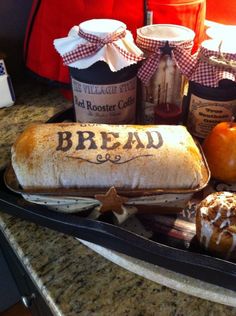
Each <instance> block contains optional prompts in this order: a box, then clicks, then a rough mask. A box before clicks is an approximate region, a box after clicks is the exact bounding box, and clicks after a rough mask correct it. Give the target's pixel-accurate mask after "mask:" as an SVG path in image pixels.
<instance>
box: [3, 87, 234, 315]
mask: <svg viewBox="0 0 236 316" xmlns="http://www.w3.org/2000/svg"><path fill="white" fill-rule="evenodd" d="M15 90H16V97H17V101H16V104H15V105H14V106H12V107H10V108H6V109H0V133H1V137H0V166H1V167H4V166H5V165H6V163H7V162H8V161H9V159H10V146H11V144H12V143H13V142H14V140H15V138H16V137H17V135H18V134H19V133H20V132H21V131H22V130H23V129H24V128H25V126H26V125H28V124H30V123H32V122H42V121H45V120H47V118H49V117H50V116H52V115H54V114H55V113H56V112H58V111H60V110H62V109H65V108H67V107H68V106H70V102H68V101H66V100H65V99H64V98H63V97H62V96H61V95H60V93H59V92H58V91H57V90H55V89H52V88H50V87H47V86H42V85H40V84H38V83H36V82H33V83H27V84H21V85H20V86H18V87H15ZM0 229H1V230H2V231H3V233H4V235H5V236H6V238H7V240H8V242H9V244H10V245H11V247H12V249H13V250H14V252H15V253H16V255H17V256H18V258H19V259H20V261H21V262H22V263H23V265H24V266H25V268H26V270H27V272H28V274H29V275H30V277H31V279H32V281H33V282H34V284H35V285H36V286H37V288H38V289H39V291H40V293H41V294H42V296H43V298H44V299H45V301H46V302H47V304H48V306H49V308H50V309H51V311H52V313H53V314H55V315H66V316H72V315H105V316H106V315H122V316H123V315H144V316H146V315H161V316H170V315H178V316H180V315H188V316H193V315H196V316H199V315H201V316H202V315H236V308H233V307H229V306H223V305H220V304H216V303H212V302H209V301H207V300H203V299H199V298H195V297H193V296H190V295H186V294H183V293H181V292H178V291H175V290H172V289H169V288H167V287H165V286H162V285H159V284H157V283H154V282H152V281H149V280H147V279H145V278H143V277H140V276H137V275H136V274H134V273H132V272H128V271H126V270H125V269H123V268H121V267H119V266H117V265H116V264H114V263H111V262H110V261H108V260H106V259H104V258H103V257H101V256H100V255H98V254H96V253H95V252H93V251H92V250H90V249H89V248H87V247H85V246H84V245H82V244H81V243H80V242H79V241H78V240H75V239H74V238H72V237H69V236H66V235H63V234H61V233H58V232H55V231H52V230H49V229H46V228H43V227H40V226H37V225H35V224H32V223H29V222H26V221H23V220H20V219H18V218H14V217H12V216H9V215H7V214H5V213H4V212H1V210H0Z"/></svg>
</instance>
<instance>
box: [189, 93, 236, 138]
mask: <svg viewBox="0 0 236 316" xmlns="http://www.w3.org/2000/svg"><path fill="white" fill-rule="evenodd" d="M235 109H236V100H230V101H212V100H207V99H203V98H200V97H197V96H196V95H194V94H192V95H191V98H190V104H189V114H188V121H187V126H188V129H189V131H190V133H192V134H193V135H195V136H197V137H200V138H205V137H206V136H207V135H208V134H209V132H210V131H211V130H212V128H213V127H214V126H215V125H216V124H218V123H220V122H223V121H230V120H231V119H232V116H235V113H236V110H235Z"/></svg>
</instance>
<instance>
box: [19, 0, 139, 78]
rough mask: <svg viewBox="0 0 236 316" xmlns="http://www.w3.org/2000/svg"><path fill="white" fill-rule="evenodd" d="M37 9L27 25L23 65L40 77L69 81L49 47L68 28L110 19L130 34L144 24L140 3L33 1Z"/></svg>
mask: <svg viewBox="0 0 236 316" xmlns="http://www.w3.org/2000/svg"><path fill="white" fill-rule="evenodd" d="M36 5H39V7H38V10H37V12H36V14H35V16H33V12H32V13H31V16H33V20H32V21H30V22H32V23H30V22H29V24H30V25H32V28H31V27H30V25H29V26H28V32H27V34H26V39H25V54H26V66H27V67H28V68H29V69H30V70H32V71H33V72H35V73H36V74H38V75H39V76H41V77H44V78H48V79H50V80H55V81H58V82H61V83H68V82H69V74H68V67H65V66H64V65H63V62H62V59H61V57H60V56H59V54H58V53H57V52H56V50H55V48H54V46H53V40H54V39H56V38H60V37H65V36H67V34H68V31H69V30H70V28H71V27H72V26H74V25H78V24H80V23H81V22H83V21H86V20H89V19H93V18H113V19H117V20H120V21H122V22H124V23H125V24H126V25H127V29H129V30H130V31H131V32H132V33H133V35H134V34H136V29H137V28H139V27H141V26H143V23H144V7H143V5H144V1H143V0H136V1H135V2H134V1H127V0H110V1H106V0H81V1H79V0H70V1H65V0H34V2H33V6H32V10H33V9H35V7H36Z"/></svg>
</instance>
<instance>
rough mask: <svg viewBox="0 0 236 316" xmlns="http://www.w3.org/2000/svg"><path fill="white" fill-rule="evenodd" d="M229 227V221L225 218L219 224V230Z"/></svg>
mask: <svg viewBox="0 0 236 316" xmlns="http://www.w3.org/2000/svg"><path fill="white" fill-rule="evenodd" d="M229 225H230V219H229V218H226V219H225V220H224V221H223V222H222V223H221V224H220V228H224V227H226V226H229Z"/></svg>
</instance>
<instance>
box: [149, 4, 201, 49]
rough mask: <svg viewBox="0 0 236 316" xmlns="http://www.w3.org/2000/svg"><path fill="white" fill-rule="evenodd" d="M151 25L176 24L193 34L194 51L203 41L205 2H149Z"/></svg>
mask: <svg viewBox="0 0 236 316" xmlns="http://www.w3.org/2000/svg"><path fill="white" fill-rule="evenodd" d="M148 3H149V9H150V10H152V11H153V24H155V23H159V24H162V23H165V24H177V25H182V26H186V27H188V28H190V29H192V30H193V31H194V32H195V39H194V49H193V50H194V51H195V50H196V49H197V48H198V46H199V44H200V43H201V42H202V41H203V39H204V21H205V15H206V2H205V0H193V1H191V0H149V1H148Z"/></svg>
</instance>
